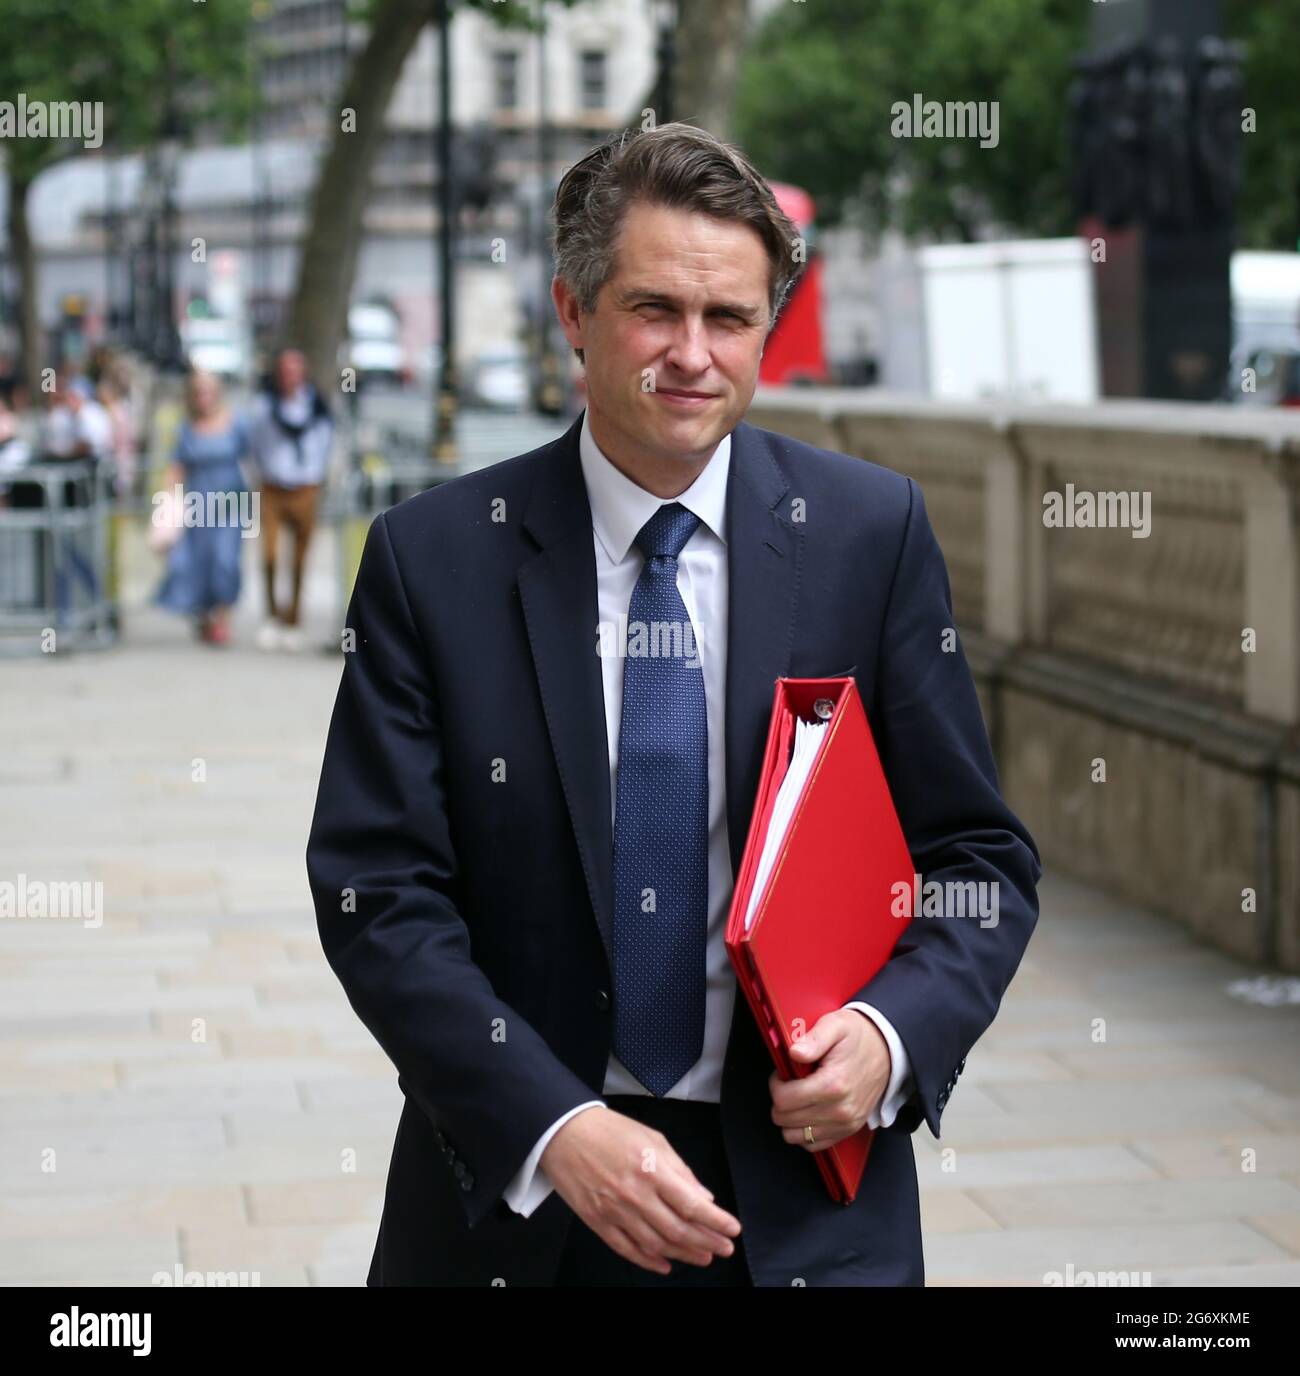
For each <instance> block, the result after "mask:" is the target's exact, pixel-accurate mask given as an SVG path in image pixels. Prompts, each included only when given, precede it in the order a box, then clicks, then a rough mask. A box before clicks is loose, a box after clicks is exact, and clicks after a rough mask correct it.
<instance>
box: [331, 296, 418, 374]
mask: <svg viewBox="0 0 1300 1376" xmlns="http://www.w3.org/2000/svg"><path fill="white" fill-rule="evenodd" d="M339 353H340V355H341V356H340V359H339V364H340V366H341V367H345V368H353V369H355V370H356V375H357V387H358V388H361V387H364V386H366V385H367V384H370V383H375V382H381V383H388V384H390V385H393V386H397V387H404V386H405V385H406V384H407V383H408V382H409V381H410V380H411V370H410V368H409V367H408V366H407V362H406V351H405V350H404V349H403V348H402V322H401V320H400V319H399V318H398V315H397V312H396V311H395V310H393V309H392V307H390V306H385V305H381V304H377V303H374V304H364V305H362V304H358V305H355V306H350V307H349V308H348V337H347V340H346V341H345V342H344V344H343V346H342V347H341V348H340V350H339Z"/></svg>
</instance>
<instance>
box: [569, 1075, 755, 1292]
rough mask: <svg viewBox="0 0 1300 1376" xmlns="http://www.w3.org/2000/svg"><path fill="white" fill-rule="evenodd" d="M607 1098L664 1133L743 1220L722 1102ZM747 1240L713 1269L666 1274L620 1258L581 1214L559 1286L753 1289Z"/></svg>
mask: <svg viewBox="0 0 1300 1376" xmlns="http://www.w3.org/2000/svg"><path fill="white" fill-rule="evenodd" d="M603 1097H604V1100H605V1102H606V1103H607V1104H608V1105H609V1106H610V1108H612V1109H613V1110H614V1111H615V1113H623V1114H626V1115H627V1116H628V1117H629V1118H635V1119H636V1120H637V1122H639V1123H645V1124H646V1126H647V1127H652V1128H656V1129H657V1130H658V1131H659V1132H662V1133H663V1135H664V1136H665V1137H666V1138H667V1139H668V1141H669V1142H670V1143H671V1144H672V1148H673V1150H674V1151H675V1152H676V1153H677V1155H678V1156H680V1157H681V1158H682V1160H683V1161H685V1162H686V1164H687V1165H688V1166H689V1167H690V1169H691V1171H692V1172H693V1173H694V1175H695V1178H696V1179H697V1180H698V1181H699V1182H700V1183H701V1184H702V1185H703V1186H704V1188H705V1189H707V1190H712V1191H713V1197H714V1202H715V1203H716V1204H717V1205H718V1207H719V1208H722V1209H725V1210H726V1211H727V1212H728V1213H729V1214H733V1215H734V1216H735V1217H737V1218H739V1217H740V1214H739V1213H738V1212H737V1209H736V1195H735V1191H734V1189H733V1188H732V1184H731V1172H730V1171H729V1169H728V1168H727V1155H726V1151H725V1149H724V1147H723V1144H722V1122H721V1114H720V1111H719V1109H718V1105H717V1104H706V1103H702V1102H699V1101H696V1100H690V1099H655V1098H652V1097H651V1096H650V1095H648V1094H606V1095H604V1096H603ZM744 1242H745V1239H744V1235H743V1234H742V1235H741V1236H740V1237H738V1238H736V1239H735V1244H736V1250H735V1251H734V1252H733V1253H732V1254H731V1256H729V1257H714V1258H713V1260H712V1261H711V1262H710V1263H709V1264H708V1265H707V1266H693V1265H692V1264H691V1263H690V1262H688V1261H670V1265H671V1266H672V1272H671V1273H670V1274H669V1275H666V1276H661V1275H659V1274H658V1273H656V1272H654V1271H647V1270H645V1269H644V1268H643V1267H641V1266H638V1265H636V1263H635V1262H631V1261H627V1260H625V1259H624V1258H623V1257H621V1256H619V1254H618V1253H617V1252H615V1251H614V1250H613V1249H612V1248H611V1247H610V1246H609V1245H608V1244H607V1243H605V1242H603V1241H602V1240H601V1239H600V1238H599V1237H597V1236H596V1234H595V1233H593V1232H592V1231H591V1229H590V1228H588V1227H587V1225H586V1224H585V1223H584V1222H583V1221H582V1220H581V1219H580V1218H577V1217H576V1216H575V1218H574V1219H573V1222H572V1223H571V1224H570V1227H569V1235H568V1239H567V1240H566V1242H565V1246H564V1252H563V1254H562V1256H561V1259H560V1269H559V1271H558V1272H557V1274H556V1278H555V1283H556V1285H563V1286H575V1285H599V1286H615V1285H617V1286H639V1287H642V1288H645V1289H658V1288H668V1289H691V1290H697V1289H715V1288H717V1287H719V1286H726V1287H730V1286H750V1285H753V1281H752V1280H751V1279H750V1275H749V1268H748V1266H746V1264H745V1246H744Z"/></svg>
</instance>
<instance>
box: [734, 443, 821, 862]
mask: <svg viewBox="0 0 1300 1376" xmlns="http://www.w3.org/2000/svg"><path fill="white" fill-rule="evenodd" d="M788 486H789V484H788V483H787V481H786V479H785V477H784V475H783V474H782V472H781V470H780V468H779V467H778V466H777V463H776V460H775V459H774V458H773V457H772V454H771V452H770V451H769V448H768V441H767V439H766V437H765V436H764V435H763V434H762V433H761V432H760V431H758V430H756V429H755V428H754V427H753V426H752V425H749V424H747V423H746V422H744V421H742V422H741V423H740V424H739V425H738V426H737V427H736V429H735V430H734V431H733V432H732V436H731V472H730V473H729V475H728V479H727V560H728V613H727V726H726V736H727V833H728V841H729V843H730V849H731V870H732V874H733V875H734V874H737V873H739V871H740V858H741V853H742V852H743V850H744V848H745V838H746V836H747V835H748V833H749V817H750V812H751V810H752V808H753V805H754V795H755V793H756V792H757V790H758V775H759V770H760V768H761V767H762V762H763V760H762V757H763V747H764V745H765V744H766V741H767V728H768V723H769V721H770V720H771V716H772V694H773V690H774V684H775V680H776V679H778V678H781V677H783V676H784V675H785V674H786V672H787V670H788V669H789V665H790V648H791V643H792V640H793V635H794V616H795V603H796V599H797V596H798V588H799V568H800V563H801V556H802V553H803V531H802V529H801V528H800V527H799V526H796V525H794V524H792V523H791V522H790V521H789V520H787V519H786V518H785V516H784V514H783V513H782V511H781V509H780V507H779V503H780V502H781V498H782V497H783V496H784V495H785V493H786V490H787V488H788Z"/></svg>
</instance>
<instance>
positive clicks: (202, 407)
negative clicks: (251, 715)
mask: <svg viewBox="0 0 1300 1376" xmlns="http://www.w3.org/2000/svg"><path fill="white" fill-rule="evenodd" d="M186 402H187V410H188V417H187V419H186V420H185V422H184V423H183V424H182V426H181V430H180V435H179V436H178V438H177V442H176V455H175V458H174V459H173V460H172V462H171V463H170V464H169V465H168V468H167V475H166V478H165V480H164V486H165V491H166V492H167V493H174V492H175V489H176V486H177V484H179V485H180V486H181V487H183V488H184V491H185V493H186V496H187V498H188V500H187V501H186V502H185V503H184V507H183V508H182V511H181V513H179V515H178V516H177V519H184V522H185V523H184V525H183V526H182V527H181V531H180V538H179V539H178V540H177V541H176V543H175V544H174V545H172V547H171V551H170V554H169V556H168V560H167V572H166V574H165V576H164V578H163V582H162V586H161V587H160V588H159V590H158V594H157V597H156V598H155V601H156V602H157V604H158V605H159V606H160V607H166V608H167V609H168V610H170V611H174V612H180V613H181V614H183V615H187V616H193V617H194V618H195V620H196V628H197V630H198V633H199V635H200V636H201V637H202V639H204V640H205V641H207V642H208V643H209V644H211V645H224V644H226V643H227V642H228V641H229V639H230V613H231V609H232V608H233V607H234V605H235V603H236V602H237V601H238V600H239V561H240V553H241V533H242V521H241V519H239V518H240V517H241V516H242V515H243V513H244V509H245V506H246V504H247V502H248V497H247V495H246V494H247V493H248V485H247V483H246V482H245V481H244V475H243V473H242V471H241V470H240V467H239V461H240V459H242V458H243V457H244V456H245V455H246V454H247V453H248V432H247V429H246V426H245V424H244V422H243V421H242V420H240V419H237V418H236V417H234V416H232V415H231V412H230V410H229V408H228V407H227V406H226V403H225V398H224V397H223V395H222V391H221V383H220V382H219V381H218V380H217V378H216V377H215V376H214V375H213V374H211V373H206V372H202V371H195V372H193V373H191V374H190V376H189V379H188V383H187V388H186ZM191 493H197V494H200V495H199V496H198V497H195V496H190V495H189V494H191ZM213 497H216V498H219V500H212V499H211V498H213ZM184 508H189V511H188V512H186V511H185V509H184Z"/></svg>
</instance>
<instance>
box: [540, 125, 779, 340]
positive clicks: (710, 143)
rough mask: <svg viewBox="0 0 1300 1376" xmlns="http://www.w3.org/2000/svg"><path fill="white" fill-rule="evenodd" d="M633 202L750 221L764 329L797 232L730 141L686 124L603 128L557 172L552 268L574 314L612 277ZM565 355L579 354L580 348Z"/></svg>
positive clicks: (590, 305)
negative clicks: (764, 275)
mask: <svg viewBox="0 0 1300 1376" xmlns="http://www.w3.org/2000/svg"><path fill="white" fill-rule="evenodd" d="M637 202H642V203H645V204H649V205H659V206H664V207H667V208H668V209H670V210H693V211H698V212H700V213H702V214H705V215H712V216H714V217H715V218H717V219H720V220H738V221H740V222H742V223H744V224H747V225H749V226H751V227H752V228H753V229H754V230H755V231H756V232H757V233H758V235H759V237H760V238H761V239H762V241H763V246H764V247H765V248H766V250H767V257H768V262H769V263H770V265H771V270H770V272H769V273H768V328H769V329H771V327H772V326H773V325H774V324H775V323H776V318H777V315H778V314H779V313H780V310H781V307H782V306H783V305H784V304H785V301H786V298H787V297H788V295H789V293H790V289H791V287H792V286H793V285H794V283H795V281H796V280H797V279H798V276H799V273H800V272H801V271H802V270H803V263H804V255H803V253H802V251H797V250H802V247H803V240H802V238H801V236H800V234H799V229H798V227H797V226H796V225H795V223H794V221H793V220H791V219H790V217H789V216H788V215H786V214H785V213H784V212H783V211H782V210H781V208H780V207H779V206H778V205H777V203H776V197H775V196H774V195H773V194H772V189H771V187H769V186H768V184H767V183H766V182H765V181H764V180H763V178H762V177H760V176H759V174H758V172H757V171H756V170H755V168H754V166H753V164H752V163H751V162H750V161H749V159H748V158H746V157H745V155H744V154H743V153H742V152H741V151H740V150H739V149H738V148H736V147H734V146H733V145H732V144H729V143H725V142H723V140H722V139H719V138H715V137H714V136H713V135H712V134H710V133H708V131H707V130H704V129H697V128H696V127H695V126H694V125H692V124H680V123H674V124H661V125H659V126H658V128H654V129H642V130H637V129H631V130H623V131H622V132H621V133H616V134H611V135H610V136H609V137H608V138H607V139H605V140H604V141H603V142H601V143H600V144H598V145H597V146H596V147H595V148H594V149H592V151H591V152H590V153H588V154H587V155H586V156H585V157H584V158H581V159H580V160H579V161H578V162H576V163H574V165H573V166H572V167H571V168H569V170H568V171H567V172H566V173H565V174H564V176H563V178H562V179H561V181H560V185H559V188H558V190H557V191H556V193H555V205H554V206H553V207H552V211H551V222H552V228H553V244H554V250H555V275H556V276H557V277H558V278H560V279H561V281H563V282H565V283H566V284H567V285H568V287H569V289H570V290H571V291H572V292H573V294H574V295H575V296H576V297H577V299H578V304H579V305H580V306H581V308H582V309H583V311H586V312H590V311H593V310H595V309H596V298H597V296H598V295H599V294H600V289H601V287H602V286H604V284H605V283H606V282H607V281H608V280H609V279H610V277H612V276H613V273H614V266H615V255H616V253H617V249H618V240H619V235H620V232H621V230H622V228H623V221H624V219H625V217H626V215H627V211H628V208H629V207H630V206H631V205H634V204H636V203H637ZM574 352H575V353H576V354H577V355H578V357H579V358H582V350H581V349H576V350H574Z"/></svg>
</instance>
